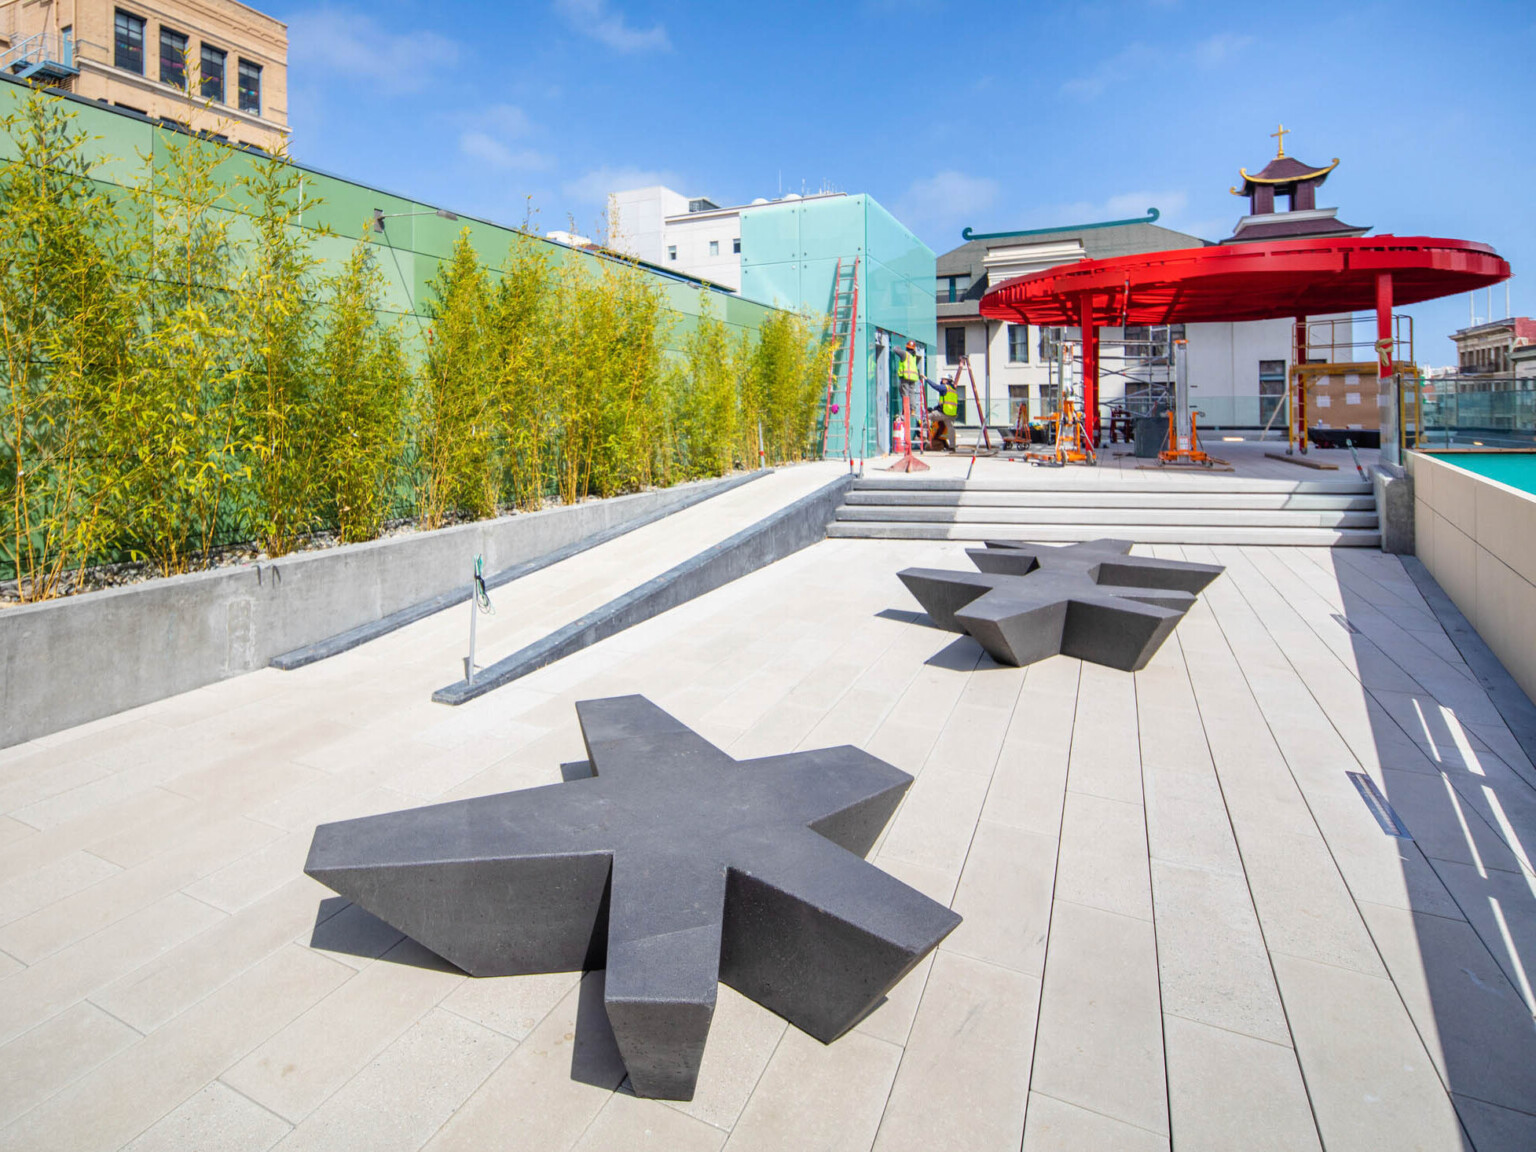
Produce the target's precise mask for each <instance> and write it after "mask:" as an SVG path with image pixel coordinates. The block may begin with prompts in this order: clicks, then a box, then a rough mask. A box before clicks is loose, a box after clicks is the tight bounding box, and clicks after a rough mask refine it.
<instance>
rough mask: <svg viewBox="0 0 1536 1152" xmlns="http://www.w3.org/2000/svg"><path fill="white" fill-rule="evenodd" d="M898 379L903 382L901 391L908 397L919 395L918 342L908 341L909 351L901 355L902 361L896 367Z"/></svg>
mask: <svg viewBox="0 0 1536 1152" xmlns="http://www.w3.org/2000/svg"><path fill="white" fill-rule="evenodd" d="M896 378H897V379H898V380H900V381H901V390H902V392H904V393H905V394H906V395H908V396H916V395H917V381H918V371H917V341H916V340H908V341H907V350H906V351H905V352H903V353H902V354H901V360H900V362H899V363H898V364H897V365H896Z"/></svg>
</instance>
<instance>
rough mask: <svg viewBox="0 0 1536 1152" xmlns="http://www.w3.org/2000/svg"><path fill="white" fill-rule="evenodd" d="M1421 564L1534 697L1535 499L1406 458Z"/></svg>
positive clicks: (1426, 458)
mask: <svg viewBox="0 0 1536 1152" xmlns="http://www.w3.org/2000/svg"><path fill="white" fill-rule="evenodd" d="M1407 466H1408V471H1409V472H1410V473H1411V474H1412V476H1413V495H1414V537H1415V545H1416V547H1417V549H1418V556H1419V560H1420V561H1421V562H1422V563H1423V564H1424V567H1425V568H1427V569H1429V573H1430V575H1431V576H1433V577H1434V578H1435V580H1436V582H1437V583H1439V585H1440V587H1442V588H1444V589H1445V592H1446V595H1448V596H1449V597H1450V598H1451V600H1452V601H1454V602H1455V604H1456V607H1457V608H1459V609H1461V613H1462V615H1464V616H1465V617H1466V618H1467V619H1468V620H1469V621H1470V622H1471V624H1472V626H1473V627H1474V628H1476V629H1477V631H1478V634H1479V635H1480V636H1482V638H1483V641H1484V642H1485V643H1486V644H1487V645H1488V647H1489V648H1491V649H1493V652H1494V654H1495V655H1496V656H1498V658H1499V660H1500V661H1501V662H1502V663H1503V665H1504V667H1505V668H1507V669H1508V670H1509V674H1510V675H1511V676H1513V677H1514V678H1515V681H1516V682H1517V683H1518V684H1519V685H1520V687H1521V688H1523V689H1524V690H1525V694H1526V695H1527V696H1530V697H1532V698H1536V497H1533V496H1531V495H1530V494H1529V493H1526V492H1521V491H1519V490H1518V489H1515V488H1511V487H1510V486H1509V485H1507V484H1500V483H1498V482H1497V481H1494V480H1485V479H1483V478H1482V477H1481V476H1475V475H1473V474H1472V473H1470V472H1468V471H1466V470H1464V469H1461V468H1457V467H1455V466H1454V465H1452V464H1446V463H1443V462H1441V461H1440V460H1437V459H1436V458H1435V457H1434V456H1432V455H1428V454H1426V453H1423V452H1410V453H1408V461H1407Z"/></svg>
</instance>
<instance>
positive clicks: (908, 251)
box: [741, 195, 937, 453]
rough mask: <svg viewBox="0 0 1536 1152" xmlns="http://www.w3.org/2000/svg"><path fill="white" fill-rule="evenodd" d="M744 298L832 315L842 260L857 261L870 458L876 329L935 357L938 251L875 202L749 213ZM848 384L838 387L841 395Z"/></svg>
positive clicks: (859, 378) (856, 423)
mask: <svg viewBox="0 0 1536 1152" xmlns="http://www.w3.org/2000/svg"><path fill="white" fill-rule="evenodd" d="M741 250H742V253H741V254H742V273H741V285H742V286H741V294H742V295H743V296H745V297H749V298H751V299H754V300H759V301H763V302H767V303H772V304H774V305H776V306H778V307H783V308H798V309H801V310H804V311H809V312H812V313H819V314H823V315H825V314H826V313H828V312H829V311H830V309H831V307H832V293H833V285H834V281H835V279H836V275H837V265H838V259H839V258H842V260H843V261H844V263H845V265H846V264H847V263H848V262H850V261H852V260H853V259H855V258H858V259H859V261H860V263H859V315H858V323H857V324H856V326H855V343H854V348H853V356H854V364H855V365H856V367H855V374H856V379H855V382H854V387H853V403H852V404H851V405H850V408H851V411H852V425H853V429H852V430H853V436H854V450H855V452H856V453H857V452H859V450H860V445H861V444H862V446H863V451H864V452H866V453H872V452H873V451H874V450H875V443H876V440H877V435H878V432H877V428H876V425H877V424H878V423H879V422H880V421H882V420H888V419H889V414H888V413H885V412H878V411H876V410H875V409H876V407H877V403H876V395H875V391H876V387H877V379H878V378H877V376H876V374H875V365H874V362H873V356H872V353H871V349H872V348H873V347H874V340H875V329H876V328H881V329H884V330H886V331H887V332H890V333H891V334H892V343H893V344H894V345H895V346H897V347H900V346H904V345H905V344H906V342H907V341H908V340H916V341H917V342H918V343H920V344H922V345H923V346H924V347H925V348H927V349H928V353H929V357H930V359H931V358H932V355H933V354H934V352H935V342H936V338H937V333H936V325H935V322H934V304H933V301H934V296H933V293H934V254H933V252H932V251H931V250H930V249H928V248H927V247H926V246H925V245H924V244H923V243H922V242H921V241H920V240H918V239H917V237H915V236H914V235H913V234H912V233H911V232H910V231H909V230H908V229H906V228H904V227H903V226H902V225H901V224H900V223H899V222H898V221H897V220H896V219H895V218H894V217H893V216H891V214H890V213H889V212H887V211H886V210H885V209H884V208H882V207H881V206H880V205H879V203H877V202H876V201H875V200H874V199H872V198H871V197H869V196H863V195H859V196H837V197H826V198H818V199H813V200H801V201H790V202H788V203H780V204H772V205H765V206H762V207H756V208H749V209H746V210H744V211H743V212H742V215H741ZM844 387H845V384H844V382H842V381H840V382H839V385H838V388H839V393H840V394H841V392H842V390H843V389H844Z"/></svg>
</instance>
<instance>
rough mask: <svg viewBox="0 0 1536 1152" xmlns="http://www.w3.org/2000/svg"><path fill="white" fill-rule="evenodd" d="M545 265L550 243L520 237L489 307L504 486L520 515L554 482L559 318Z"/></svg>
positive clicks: (510, 250) (534, 503)
mask: <svg viewBox="0 0 1536 1152" xmlns="http://www.w3.org/2000/svg"><path fill="white" fill-rule="evenodd" d="M549 263H550V262H549V246H548V245H547V244H541V243H539V242H538V241H536V240H532V239H525V238H519V239H518V240H517V241H516V242H514V243H513V245H512V247H511V248H510V249H509V250H508V252H507V259H506V263H505V264H504V265H503V268H502V276H501V282H500V283H499V284H498V285H497V286H496V293H495V299H494V302H493V303H492V306H491V358H492V365H493V367H494V368H495V371H496V377H495V382H496V399H495V403H496V413H497V422H498V425H499V427H500V431H501V438H502V439H501V453H500V460H499V463H500V466H501V472H502V485H503V488H504V490H505V491H506V492H507V493H508V494H509V495H510V497H511V499H512V502H513V503H514V504H515V505H516V506H517V507H519V508H524V509H534V508H538V507H539V506H540V505H541V504H542V503H543V502H544V495H545V493H546V492H548V491H549V489H550V487H551V485H552V483H553V480H554V471H553V459H554V457H553V443H552V436H551V421H552V420H553V414H554V392H553V388H552V384H553V379H552V377H551V375H550V369H549V358H550V355H551V354H552V351H553V348H554V346H555V343H556V341H555V338H554V332H553V324H554V322H555V319H556V317H555V312H554V308H553V301H552V300H551V299H550V292H549V276H550V266H549Z"/></svg>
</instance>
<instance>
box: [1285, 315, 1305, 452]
mask: <svg viewBox="0 0 1536 1152" xmlns="http://www.w3.org/2000/svg"><path fill="white" fill-rule="evenodd" d="M1307 347H1308V341H1307V318H1306V317H1305V316H1298V317H1296V327H1295V329H1294V330H1293V336H1292V339H1291V363H1292V365H1293V366H1296V367H1300V366H1301V365H1303V364H1305V363H1306V362H1307ZM1290 439H1291V442H1290V443H1289V444H1288V445H1286V449H1285V450H1286V452H1287V453H1289V452H1290V451H1291V450H1292V449H1293V448H1296V449H1299V450H1300V451H1301V452H1303V453H1305V452H1306V450H1307V378H1306V376H1305V375H1303V374H1302V373H1300V372H1297V373H1296V392H1295V395H1294V396H1293V397H1292V398H1291V437H1290Z"/></svg>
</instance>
